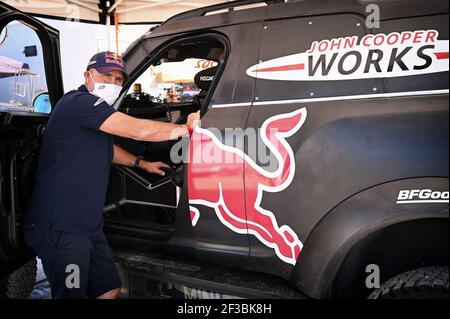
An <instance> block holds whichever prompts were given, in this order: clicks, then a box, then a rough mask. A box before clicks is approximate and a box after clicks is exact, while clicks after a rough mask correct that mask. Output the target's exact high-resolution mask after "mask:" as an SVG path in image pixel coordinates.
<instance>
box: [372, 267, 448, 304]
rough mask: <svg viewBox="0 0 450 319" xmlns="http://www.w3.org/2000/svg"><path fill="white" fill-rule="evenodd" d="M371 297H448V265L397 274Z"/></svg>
mask: <svg viewBox="0 0 450 319" xmlns="http://www.w3.org/2000/svg"><path fill="white" fill-rule="evenodd" d="M368 298H369V299H448V298H449V292H448V267H438V266H433V267H426V268H418V269H414V270H410V271H407V272H404V273H402V274H400V275H398V276H395V277H393V278H391V279H389V280H388V281H386V282H385V283H383V284H382V285H381V287H380V288H379V289H376V290H375V291H373V292H372V293H371V294H370V295H369V297H368Z"/></svg>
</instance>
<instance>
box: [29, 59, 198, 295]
mask: <svg viewBox="0 0 450 319" xmlns="http://www.w3.org/2000/svg"><path fill="white" fill-rule="evenodd" d="M126 76H127V74H126V68H125V65H124V62H123V61H122V58H121V57H120V56H118V55H117V54H114V53H111V52H100V53H98V54H96V55H94V56H93V57H92V58H91V60H90V61H89V63H88V67H87V70H86V71H85V72H84V78H85V84H84V85H82V86H80V87H79V88H78V89H77V90H73V91H70V92H68V93H66V94H65V95H64V96H63V97H62V98H61V99H60V100H59V101H58V103H57V104H56V106H55V108H54V110H53V113H52V115H51V117H50V120H49V122H48V124H47V127H46V129H45V131H44V135H43V140H42V146H41V150H40V159H39V168H38V171H37V174H36V186H35V189H34V191H33V194H32V197H31V201H30V205H29V209H28V211H27V213H26V216H25V239H26V241H27V243H28V244H29V245H30V246H31V247H33V249H34V250H35V251H36V253H37V255H38V256H39V257H40V258H41V260H42V263H43V268H44V272H45V274H46V276H47V278H48V280H49V283H50V287H51V291H52V297H53V298H86V297H89V298H116V297H117V295H118V294H119V293H120V287H121V282H120V278H119V274H118V271H117V269H116V266H115V263H114V260H113V257H112V253H111V250H110V248H109V246H108V244H107V242H106V240H105V237H104V235H103V217H102V208H103V204H104V202H105V197H106V191H107V184H108V179H109V171H110V166H111V163H117V164H121V165H127V166H134V167H139V168H141V169H143V170H146V171H148V172H150V173H156V174H160V175H164V172H163V171H162V170H161V168H162V167H168V166H167V165H166V164H164V163H161V162H156V163H152V162H147V161H145V160H141V158H140V157H136V156H135V155H132V154H130V153H128V152H126V151H125V150H123V149H121V148H120V147H118V146H117V145H114V144H113V136H112V135H117V136H122V137H126V138H133V139H136V140H141V141H163V140H169V139H176V138H178V137H180V136H183V135H187V134H189V133H190V132H192V130H193V128H194V125H195V122H197V121H198V119H199V114H198V113H193V114H191V115H190V116H189V117H188V122H187V124H186V125H177V124H171V123H162V122H157V121H151V120H144V119H137V118H134V117H131V116H128V115H126V114H123V113H121V112H117V111H116V110H115V109H114V108H113V107H112V106H111V105H112V104H113V103H114V101H115V100H116V99H117V97H118V95H119V93H120V91H121V89H122V84H123V82H124V80H125V78H126ZM69 275H78V276H79V278H77V279H79V280H72V279H74V278H73V277H70V278H69Z"/></svg>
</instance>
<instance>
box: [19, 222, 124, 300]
mask: <svg viewBox="0 0 450 319" xmlns="http://www.w3.org/2000/svg"><path fill="white" fill-rule="evenodd" d="M25 240H26V242H27V243H28V245H30V246H31V247H32V248H33V249H34V250H35V252H36V254H37V255H38V256H39V258H40V259H41V260H42V266H43V268H44V273H45V275H46V276H47V279H48V281H49V284H50V288H51V293H52V298H55V299H59V298H77V299H80V298H95V297H98V296H100V295H102V294H104V293H105V292H108V291H110V290H113V289H117V288H120V287H121V280H120V276H119V272H118V270H117V267H116V265H115V263H114V259H113V257H112V253H111V249H110V248H109V246H108V243H107V242H106V238H105V236H104V235H103V234H99V235H97V236H89V237H88V236H84V235H79V234H73V233H67V232H63V231H59V230H52V229H44V228H40V227H38V226H35V225H33V226H31V227H27V228H25Z"/></svg>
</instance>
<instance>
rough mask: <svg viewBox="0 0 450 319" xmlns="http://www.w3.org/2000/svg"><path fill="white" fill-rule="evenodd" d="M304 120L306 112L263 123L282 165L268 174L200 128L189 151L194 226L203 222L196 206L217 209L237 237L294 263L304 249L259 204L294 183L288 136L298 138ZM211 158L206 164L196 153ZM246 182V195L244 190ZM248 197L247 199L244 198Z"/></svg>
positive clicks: (263, 132) (265, 135) (265, 139)
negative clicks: (251, 237) (251, 240)
mask: <svg viewBox="0 0 450 319" xmlns="http://www.w3.org/2000/svg"><path fill="white" fill-rule="evenodd" d="M305 120H306V109H305V108H302V109H299V110H296V111H294V112H291V113H286V114H279V115H275V116H272V117H270V118H268V119H267V120H266V121H264V123H263V125H262V127H261V130H260V134H261V138H262V140H263V142H264V144H265V145H266V146H267V147H268V148H269V150H270V151H271V152H272V154H273V155H274V156H275V157H276V159H277V162H278V167H277V169H276V170H275V171H274V172H269V171H267V170H264V169H263V168H261V167H260V166H258V165H257V164H256V163H255V161H253V160H252V159H251V158H250V157H248V155H247V154H245V153H244V152H243V151H242V150H240V149H238V148H235V147H231V146H228V145H224V144H223V143H222V142H221V141H220V140H219V139H218V138H217V137H216V136H215V135H214V134H213V133H212V132H211V131H209V130H206V129H202V128H199V127H197V128H196V129H195V131H194V134H193V135H192V138H191V142H190V147H189V157H190V158H189V163H190V164H189V165H188V187H189V204H190V214H191V221H192V224H193V226H195V225H196V224H197V222H198V220H199V218H200V211H199V209H198V208H197V207H196V206H194V205H204V206H208V207H211V208H213V209H214V211H215V213H216V215H217V217H218V218H219V220H220V221H221V222H222V223H223V224H224V225H225V226H227V227H228V228H230V229H231V230H233V231H234V232H236V233H239V234H247V233H248V234H252V235H254V236H256V238H258V240H260V241H261V242H262V243H263V244H264V245H266V246H268V247H270V248H272V249H274V250H275V253H276V255H277V256H278V257H279V258H280V259H281V260H283V261H284V262H286V263H289V264H292V265H295V263H296V261H297V258H298V256H299V254H300V250H301V249H302V247H303V244H302V242H301V241H300V240H299V238H298V236H297V234H296V233H295V232H294V231H293V230H292V229H291V228H290V227H289V226H287V225H282V226H279V225H278V222H277V219H276V216H275V215H274V214H273V212H271V211H269V210H266V209H264V208H262V207H261V206H260V204H261V200H262V196H263V193H264V192H281V191H282V190H284V189H285V188H286V187H288V186H289V184H290V183H291V182H292V179H293V178H294V174H295V158H294V153H293V151H292V149H291V147H290V145H289V144H288V143H287V142H286V138H287V137H289V136H292V135H293V134H295V133H296V132H297V131H298V130H299V129H300V127H301V126H302V125H303V123H304V122H305ZM205 150H206V152H207V153H208V155H209V156H210V157H209V158H208V160H204V159H203V158H202V157H200V160H196V158H195V157H197V159H198V154H204V153H205ZM243 177H244V179H245V195H243V193H244V189H243ZM240 199H245V200H240Z"/></svg>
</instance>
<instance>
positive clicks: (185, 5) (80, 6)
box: [3, 0, 227, 24]
mask: <svg viewBox="0 0 450 319" xmlns="http://www.w3.org/2000/svg"><path fill="white" fill-rule="evenodd" d="M3 2H5V3H7V4H9V5H11V6H13V7H15V8H17V9H19V10H21V11H24V12H28V13H31V14H34V15H38V16H45V17H53V18H63V19H68V20H74V21H86V22H87V21H89V22H96V23H102V24H107V23H108V22H107V19H106V16H107V15H110V16H111V17H115V19H116V20H118V22H119V23H122V24H124V23H125V24H127V23H159V22H163V21H165V20H166V19H168V18H170V17H171V16H173V15H175V14H178V13H181V12H184V11H188V10H192V9H196V8H201V7H205V6H209V5H213V4H217V3H222V2H227V0H193V1H181V0H3ZM116 22H117V21H116Z"/></svg>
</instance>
